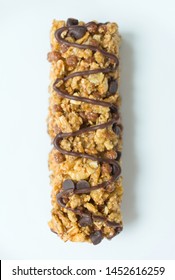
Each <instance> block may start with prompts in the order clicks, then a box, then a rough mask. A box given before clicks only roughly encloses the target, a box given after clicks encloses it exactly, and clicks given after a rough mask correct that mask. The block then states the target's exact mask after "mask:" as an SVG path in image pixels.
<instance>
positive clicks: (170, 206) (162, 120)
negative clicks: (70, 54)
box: [0, 0, 175, 259]
mask: <svg viewBox="0 0 175 280" xmlns="http://www.w3.org/2000/svg"><path fill="white" fill-rule="evenodd" d="M174 9H175V5H174V1H170V0H166V1H160V0H159V1H158V0H154V1H151V0H145V1H140V0H132V1H130V0H122V1H118V0H111V1H110V0H109V1H104V0H103V1H102V0H89V1H82V0H76V1H58V0H51V1H43V0H42V1H41V0H38V1H36V0H30V1H22V0H16V1H12V0H11V1H8V0H4V1H2V0H0V41H1V43H0V96H1V99H0V127H1V137H0V172H1V177H0V188H1V195H0V258H1V259H107V258H108V259H174V258H175V239H174V232H175V218H174V217H175V202H174V200H175V183H174V174H175V172H174V159H175V149H174V145H175V132H174V121H175V109H174V108H175V82H174V80H175V78H174V71H175V70H174V69H175V55H174V52H175V20H174ZM67 17H75V18H79V19H83V20H85V21H90V20H93V19H97V20H99V21H104V22H105V21H107V20H110V21H117V22H118V24H119V26H120V32H121V35H122V37H123V42H122V47H121V59H122V61H121V68H122V81H121V83H122V84H121V95H122V99H123V108H122V114H123V123H124V155H123V175H124V188H125V195H124V201H123V206H122V207H123V216H124V225H125V227H124V231H123V233H121V234H120V235H119V236H118V237H116V238H115V239H113V240H112V241H110V242H109V241H104V242H103V243H101V244H100V245H99V246H91V245H89V244H72V243H63V242H62V241H61V240H60V239H59V238H57V237H56V236H55V235H54V234H51V233H50V231H49V229H48V226H47V221H48V220H49V219H50V209H51V205H50V191H51V188H50V187H49V179H48V169H47V154H48V152H49V150H50V140H49V137H48V135H47V133H46V130H47V128H46V123H45V119H46V116H47V106H48V93H47V87H48V84H49V78H48V77H49V63H47V61H46V54H47V52H48V51H49V29H50V26H51V21H52V19H53V18H57V19H58V18H60V19H66V18H67Z"/></svg>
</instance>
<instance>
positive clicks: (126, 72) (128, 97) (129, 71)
mask: <svg viewBox="0 0 175 280" xmlns="http://www.w3.org/2000/svg"><path fill="white" fill-rule="evenodd" d="M132 42H133V36H132V35H131V34H122V41H121V49H120V58H121V63H120V67H121V86H120V93H121V97H122V122H123V127H124V135H123V156H122V174H123V186H124V196H123V203H122V213H123V220H124V224H126V225H127V224H129V223H132V222H135V220H136V219H137V216H138V215H137V211H136V196H135V182H136V176H137V173H138V168H137V157H136V152H135V143H134V142H135V140H134V139H135V115H134V110H133V108H134V85H133V73H134V53H133V49H132Z"/></svg>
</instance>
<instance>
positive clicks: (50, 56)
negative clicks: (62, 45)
mask: <svg viewBox="0 0 175 280" xmlns="http://www.w3.org/2000/svg"><path fill="white" fill-rule="evenodd" d="M60 58H61V55H60V53H59V52H57V51H52V52H49V53H48V54H47V60H48V61H49V62H52V61H58V60H59V59H60Z"/></svg>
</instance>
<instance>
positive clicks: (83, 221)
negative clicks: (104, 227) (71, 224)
mask: <svg viewBox="0 0 175 280" xmlns="http://www.w3.org/2000/svg"><path fill="white" fill-rule="evenodd" d="M78 223H79V225H80V226H81V227H86V226H90V225H92V223H93V221H92V217H91V216H90V215H85V214H84V215H83V216H82V217H81V218H80V219H79V221H78Z"/></svg>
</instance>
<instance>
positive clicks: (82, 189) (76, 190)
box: [53, 19, 122, 244]
mask: <svg viewBox="0 0 175 280" xmlns="http://www.w3.org/2000/svg"><path fill="white" fill-rule="evenodd" d="M76 23H77V21H75V20H74V19H71V20H69V21H68V22H67V26H66V27H62V28H59V29H58V30H56V32H55V38H56V40H57V41H58V42H59V44H64V45H66V46H68V47H76V48H79V49H90V50H92V51H94V52H96V51H99V52H100V53H101V54H102V55H104V56H105V57H106V58H108V59H112V61H113V62H114V64H113V65H112V66H111V65H109V67H106V68H100V69H94V70H86V71H80V72H74V73H72V74H70V75H68V76H67V77H64V78H57V79H56V81H55V82H54V84H53V89H54V91H56V92H57V94H58V95H59V96H61V97H63V98H67V99H70V100H76V101H81V102H85V103H89V104H93V105H98V106H103V107H109V108H110V110H111V113H112V116H113V118H112V119H111V120H110V121H108V122H106V123H103V124H98V125H93V126H90V127H85V128H82V129H80V130H78V131H75V132H67V133H59V134H57V135H56V137H55V139H54V141H53V144H54V147H55V148H56V149H57V150H58V151H59V152H60V153H62V154H64V155H70V156H75V157H81V158H87V159H91V160H93V161H97V162H99V163H104V162H105V163H108V164H110V165H111V166H112V176H111V178H110V180H109V181H105V182H103V183H100V184H98V185H96V186H90V185H89V183H88V182H86V181H84V180H81V181H80V182H78V183H77V184H76V185H75V184H74V182H73V181H72V180H66V181H67V185H66V181H65V182H64V183H63V190H62V191H61V192H59V193H58V194H57V202H58V204H59V205H60V206H61V207H63V208H65V209H67V210H69V211H72V212H74V213H75V214H76V215H78V216H79V217H80V218H79V225H80V226H86V225H91V224H92V223H93V221H101V222H105V223H106V225H107V226H109V227H113V228H114V229H115V235H116V234H117V232H119V230H117V229H119V228H120V230H121V228H122V225H121V224H119V223H116V222H111V221H108V220H107V219H106V218H105V217H102V216H97V215H92V214H91V213H90V212H89V211H87V210H85V211H82V210H79V209H72V208H70V207H67V206H66V204H67V202H66V199H67V198H68V197H69V196H71V195H73V194H89V193H90V192H91V191H93V190H97V189H100V188H104V189H105V188H106V187H107V186H108V185H110V184H112V183H113V182H115V181H116V180H117V178H118V177H119V176H120V173H121V168H120V165H119V163H118V162H117V160H119V159H117V160H113V159H108V158H104V157H100V156H92V155H89V154H86V153H79V152H74V151H67V150H64V149H62V148H61V147H60V142H61V141H62V140H63V139H64V138H67V137H75V136H78V135H81V134H83V133H87V132H90V131H96V130H98V129H103V128H106V127H109V126H113V125H114V126H117V124H119V123H120V119H119V113H118V107H117V106H116V105H115V104H113V103H110V102H105V101H101V100H96V99H89V98H85V97H79V96H73V95H69V93H68V92H67V91H66V90H64V89H63V88H62V87H61V86H58V83H59V82H60V81H62V82H66V81H67V80H69V79H71V78H73V77H77V76H81V77H83V76H88V75H91V74H97V73H104V74H107V73H113V72H115V71H116V69H117V67H118V64H119V61H118V58H117V57H116V56H115V55H114V54H112V53H108V52H106V51H105V50H103V49H101V48H100V47H97V46H92V45H87V44H82V45H80V44H78V43H71V42H68V41H66V40H65V39H64V38H63V37H62V34H63V32H64V34H65V33H66V32H67V34H68V35H69V36H72V37H74V38H75V39H76V40H77V39H80V38H81V37H83V36H84V35H85V33H86V31H87V28H88V27H89V26H90V25H92V24H94V25H97V26H100V25H101V24H96V23H95V22H89V23H87V24H86V25H84V26H80V25H75V24H76ZM115 91H117V81H116V80H112V84H111V85H110V86H109V93H108V96H109V95H110V94H111V92H112V94H115ZM82 181H84V182H82ZM78 186H79V187H78ZM91 235H92V236H90V238H91V240H92V242H93V244H98V243H99V242H100V241H101V239H102V238H103V237H102V233H101V232H100V231H98V232H95V234H94V233H92V234H91ZM95 236H96V237H95ZM97 237H98V238H97ZM97 239H98V240H97ZM93 240H94V241H93Z"/></svg>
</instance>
